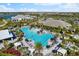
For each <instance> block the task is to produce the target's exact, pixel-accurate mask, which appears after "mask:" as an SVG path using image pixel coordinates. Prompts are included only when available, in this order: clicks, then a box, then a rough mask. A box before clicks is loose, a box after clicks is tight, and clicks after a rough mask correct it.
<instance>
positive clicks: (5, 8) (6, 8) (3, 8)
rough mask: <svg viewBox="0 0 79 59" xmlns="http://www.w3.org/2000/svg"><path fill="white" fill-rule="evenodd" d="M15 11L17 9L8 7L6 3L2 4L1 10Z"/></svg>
mask: <svg viewBox="0 0 79 59" xmlns="http://www.w3.org/2000/svg"><path fill="white" fill-rule="evenodd" d="M11 11H12V12H13V11H15V10H14V9H13V8H9V7H6V6H4V5H0V12H11Z"/></svg>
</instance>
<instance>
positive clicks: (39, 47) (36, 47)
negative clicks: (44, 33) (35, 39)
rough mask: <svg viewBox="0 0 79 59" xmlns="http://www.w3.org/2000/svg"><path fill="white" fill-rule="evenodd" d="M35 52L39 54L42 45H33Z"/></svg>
mask: <svg viewBox="0 0 79 59" xmlns="http://www.w3.org/2000/svg"><path fill="white" fill-rule="evenodd" d="M35 49H36V50H35V51H38V53H39V54H40V53H41V52H40V51H41V50H42V44H41V43H36V44H35Z"/></svg>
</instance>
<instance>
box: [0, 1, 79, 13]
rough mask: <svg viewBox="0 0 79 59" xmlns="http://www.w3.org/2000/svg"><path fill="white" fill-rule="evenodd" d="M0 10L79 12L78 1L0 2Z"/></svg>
mask: <svg viewBox="0 0 79 59" xmlns="http://www.w3.org/2000/svg"><path fill="white" fill-rule="evenodd" d="M0 12H79V3H50V4H49V3H0Z"/></svg>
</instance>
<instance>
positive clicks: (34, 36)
mask: <svg viewBox="0 0 79 59" xmlns="http://www.w3.org/2000/svg"><path fill="white" fill-rule="evenodd" d="M21 31H22V32H23V33H24V37H25V38H27V39H31V40H33V41H34V43H36V42H40V43H41V44H42V46H46V45H47V44H48V40H49V39H50V38H53V37H54V35H52V34H50V33H44V34H41V35H40V34H38V33H37V31H34V30H30V27H29V26H26V27H23V28H21Z"/></svg>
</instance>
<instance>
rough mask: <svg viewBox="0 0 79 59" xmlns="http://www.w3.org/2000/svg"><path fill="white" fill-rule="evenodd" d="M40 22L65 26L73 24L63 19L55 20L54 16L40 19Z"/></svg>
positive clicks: (52, 25)
mask: <svg viewBox="0 0 79 59" xmlns="http://www.w3.org/2000/svg"><path fill="white" fill-rule="evenodd" d="M39 23H43V24H44V25H46V26H51V27H64V28H69V27H71V24H69V23H67V22H65V21H62V20H54V19H53V18H48V19H46V20H43V21H39Z"/></svg>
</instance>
